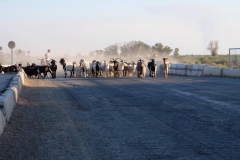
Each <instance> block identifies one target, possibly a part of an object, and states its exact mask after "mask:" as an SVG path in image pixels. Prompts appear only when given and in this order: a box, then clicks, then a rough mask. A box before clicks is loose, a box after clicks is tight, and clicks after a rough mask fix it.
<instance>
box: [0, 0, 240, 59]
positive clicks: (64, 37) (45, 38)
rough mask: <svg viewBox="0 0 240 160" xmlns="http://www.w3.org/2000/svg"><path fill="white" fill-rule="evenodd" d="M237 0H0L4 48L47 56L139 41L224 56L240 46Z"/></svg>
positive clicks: (0, 38)
mask: <svg viewBox="0 0 240 160" xmlns="http://www.w3.org/2000/svg"><path fill="white" fill-rule="evenodd" d="M239 17H240V1H239V0H238V1H237V0H236V1H235V0H228V1H220V0H181V1H180V0H86V1H82V0H41V1H40V0H39V1H37V0H0V46H2V47H3V51H4V52H10V49H8V47H7V44H8V42H9V41H15V43H16V48H20V49H23V50H25V51H28V50H29V51H30V52H31V55H44V53H45V52H46V51H47V49H51V51H52V54H53V55H58V54H59V55H62V54H71V55H76V54H78V53H79V52H81V53H82V54H88V52H89V51H91V50H96V49H104V48H105V47H107V46H108V45H111V44H114V43H124V42H129V41H132V40H140V41H143V42H145V43H147V44H149V45H154V44H155V43H158V42H161V43H162V44H163V45H168V46H170V47H171V48H173V49H174V48H179V49H180V54H181V55H184V54H209V52H208V51H207V49H206V48H207V46H208V43H209V41H210V40H218V41H219V46H220V49H219V54H227V53H228V48H229V47H240V43H239V42H240V21H239Z"/></svg>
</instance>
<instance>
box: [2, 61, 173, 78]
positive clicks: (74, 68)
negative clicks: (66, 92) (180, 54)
mask: <svg viewBox="0 0 240 160" xmlns="http://www.w3.org/2000/svg"><path fill="white" fill-rule="evenodd" d="M56 63H57V62H56V61H55V60H54V59H51V60H48V61H47V63H45V64H44V61H42V63H41V65H36V64H35V63H33V64H32V65H28V66H25V67H24V66H22V65H21V64H19V65H18V66H17V65H12V66H2V65H0V73H7V72H17V71H18V68H22V69H23V70H24V71H25V73H26V74H27V76H28V77H33V76H35V77H37V78H39V77H43V78H45V77H46V76H47V73H48V72H49V73H50V74H51V75H52V78H56V71H57V64H56ZM59 63H60V65H62V67H63V71H64V75H65V78H66V77H67V73H68V72H70V78H71V77H125V76H130V77H131V76H132V75H137V77H138V78H143V77H145V76H146V70H147V68H148V69H149V76H151V77H156V73H157V69H158V66H157V64H156V63H155V60H154V59H151V61H150V62H148V63H147V65H146V64H145V62H144V60H142V59H139V60H138V62H137V63H135V62H133V61H132V62H131V63H127V62H126V61H124V60H122V59H120V58H117V59H112V60H110V61H109V62H107V61H105V60H103V61H96V60H93V61H92V62H88V61H86V60H84V59H81V60H80V61H79V64H77V63H76V62H71V63H68V62H67V59H66V58H61V59H60V61H59ZM159 68H160V71H161V72H162V73H164V77H165V78H167V77H168V70H169V68H170V63H169V61H168V58H163V64H161V65H160V66H159Z"/></svg>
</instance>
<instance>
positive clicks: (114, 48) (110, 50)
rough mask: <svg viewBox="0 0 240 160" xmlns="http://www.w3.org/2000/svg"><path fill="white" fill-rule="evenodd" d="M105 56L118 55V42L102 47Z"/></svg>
mask: <svg viewBox="0 0 240 160" xmlns="http://www.w3.org/2000/svg"><path fill="white" fill-rule="evenodd" d="M104 55H105V56H118V44H117V43H115V44H113V45H110V46H108V47H106V48H105V49H104Z"/></svg>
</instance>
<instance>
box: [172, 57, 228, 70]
mask: <svg viewBox="0 0 240 160" xmlns="http://www.w3.org/2000/svg"><path fill="white" fill-rule="evenodd" d="M173 59H174V60H176V61H177V63H184V64H207V65H211V66H215V67H219V68H227V67H228V55H216V56H209V55H185V56H174V57H173Z"/></svg>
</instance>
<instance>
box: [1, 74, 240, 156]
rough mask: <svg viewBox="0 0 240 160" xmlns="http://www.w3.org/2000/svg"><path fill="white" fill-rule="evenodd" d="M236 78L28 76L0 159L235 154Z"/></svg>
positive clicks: (239, 152) (238, 144) (239, 102)
mask: <svg viewBox="0 0 240 160" xmlns="http://www.w3.org/2000/svg"><path fill="white" fill-rule="evenodd" d="M239 93H240V80H239V79H232V78H214V77H185V76H182V77H181V76H170V77H169V78H168V79H164V78H163V77H157V78H149V77H146V78H143V79H138V78H136V77H132V78H85V79H84V78H72V79H70V78H66V79H65V78H57V79H51V78H48V79H46V80H41V79H40V80H37V79H33V80H29V81H28V82H27V85H26V86H24V87H23V92H22V93H21V95H20V98H19V103H18V104H17V106H16V108H15V109H14V112H13V115H12V118H11V119H10V123H9V124H7V127H6V129H5V130H4V133H3V134H2V136H1V137H0V148H1V149H0V159H84V160H85V159H123V160H125V159H136V160H141V159H160V160H165V159H166V160H171V159H181V160H182V159H183V160H186V159H187V160H188V159H189V160H193V159H204V160H208V159H215V160H216V159H217V160H221V159H224V160H225V159H229V160H230V159H231V160H233V159H234V160H237V159H240V134H239V133H240V123H239V122H240V112H239V111H240V97H239Z"/></svg>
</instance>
